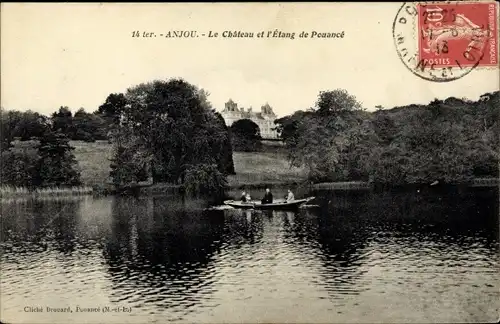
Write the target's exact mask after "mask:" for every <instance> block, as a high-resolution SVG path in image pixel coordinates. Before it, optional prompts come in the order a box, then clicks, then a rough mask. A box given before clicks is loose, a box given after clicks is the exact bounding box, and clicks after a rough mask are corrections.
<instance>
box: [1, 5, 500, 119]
mask: <svg viewBox="0 0 500 324" xmlns="http://www.w3.org/2000/svg"><path fill="white" fill-rule="evenodd" d="M400 6H401V4H398V3H377V4H368V3H316V4H309V3H287V4H279V3H249V4H244V3H234V4H219V3H217V4H215V3H214V4H208V3H207V4H202V3H192V4H180V3H170V4H147V3H144V4H138V3H135V4H124V3H122V4H111V3H109V4H99V3H90V4H76V3H71V4H64V3H59V4H56V3H54V4H49V3H39V4H37V3H24V4H23V3H2V4H1V92H0V95H1V97H0V102H1V105H2V107H4V108H6V109H9V110H21V111H25V110H28V109H29V110H33V111H37V112H40V113H43V114H51V113H52V112H54V111H55V110H57V109H58V108H59V107H60V106H68V107H70V109H71V110H72V111H76V110H78V109H79V108H80V107H83V108H84V109H85V110H86V111H91V112H92V111H95V110H96V109H97V108H98V107H99V105H101V104H102V103H103V102H104V101H105V99H106V97H107V96H108V95H109V94H110V93H115V92H125V91H126V89H127V88H129V87H131V86H134V85H137V84H139V83H142V82H148V81H152V80H155V79H169V78H184V79H185V80H186V81H188V82H190V83H192V84H195V85H197V86H198V87H200V88H203V89H205V90H207V91H208V92H209V93H210V96H209V100H210V101H211V103H212V105H213V106H214V108H216V109H217V110H219V111H220V110H221V109H223V107H224V103H225V102H226V101H227V100H228V99H229V98H231V99H233V100H234V101H235V102H237V103H238V105H239V106H240V107H245V108H248V107H253V110H254V111H255V110H260V107H261V106H262V105H264V104H265V103H269V104H270V105H271V107H272V108H273V110H274V111H275V113H276V114H277V115H278V116H284V115H288V114H291V113H293V112H294V111H296V110H304V109H307V108H309V107H311V106H313V105H314V103H315V101H316V99H317V96H318V94H319V92H320V91H326V90H333V89H337V88H342V89H345V90H347V91H348V92H349V93H350V94H352V95H354V96H356V98H357V99H358V100H359V101H360V102H361V103H362V105H363V107H365V108H366V109H368V110H373V109H374V107H375V106H376V105H381V106H383V107H386V108H391V107H394V106H400V105H406V104H411V103H428V102H430V101H432V100H433V99H434V98H440V99H445V98H448V97H450V96H455V97H460V98H461V97H466V98H469V99H472V100H475V99H477V98H478V97H479V96H480V95H481V94H484V93H486V92H491V91H496V90H498V89H499V77H498V69H494V68H490V69H481V70H476V71H473V72H472V73H470V74H468V75H467V76H465V77H463V78H461V79H459V80H456V81H452V82H445V83H438V82H430V81H426V80H423V79H421V78H419V77H417V76H415V75H414V74H412V73H411V72H410V71H409V70H408V69H407V68H406V67H405V66H404V64H403V63H402V62H401V61H400V60H399V58H398V56H397V53H396V49H395V46H394V43H393V39H392V32H391V28H392V23H393V20H394V17H395V16H396V13H397V11H398V9H399V7H400ZM174 30H188V31H197V33H198V35H201V34H203V33H204V34H205V35H208V33H209V31H212V33H214V32H218V33H219V35H220V34H222V32H224V31H244V32H253V33H254V36H256V34H257V33H258V32H260V31H265V32H267V31H274V30H278V31H281V32H287V33H291V32H295V33H296V35H295V37H296V38H295V39H293V40H292V39H288V38H253V39H252V38H250V39H248V38H240V39H238V38H222V37H219V38H208V37H207V36H200V37H196V38H178V39H175V38H170V39H169V38H165V37H160V36H159V34H166V33H167V32H168V31H174ZM133 31H139V32H140V33H141V34H142V33H143V32H154V33H156V34H157V37H154V38H144V37H139V38H137V37H132V32H133ZM301 31H305V32H308V33H311V32H312V31H317V32H335V33H341V32H344V37H343V38H340V39H331V38H330V39H328V38H325V39H311V38H307V39H303V38H297V36H298V34H299V33H300V32H301Z"/></svg>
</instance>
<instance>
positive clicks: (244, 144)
mask: <svg viewBox="0 0 500 324" xmlns="http://www.w3.org/2000/svg"><path fill="white" fill-rule="evenodd" d="M230 132H231V140H232V144H233V148H234V150H235V151H243V152H255V151H258V150H259V149H260V148H261V146H262V144H261V143H262V142H261V140H262V137H261V136H260V129H259V125H257V124H256V123H255V122H253V121H251V120H250V119H240V120H237V121H235V122H234V123H233V124H232V125H231V127H230Z"/></svg>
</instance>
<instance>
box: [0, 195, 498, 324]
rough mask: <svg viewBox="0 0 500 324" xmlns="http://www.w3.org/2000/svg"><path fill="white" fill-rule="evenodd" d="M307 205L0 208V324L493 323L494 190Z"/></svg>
mask: <svg viewBox="0 0 500 324" xmlns="http://www.w3.org/2000/svg"><path fill="white" fill-rule="evenodd" d="M251 193H252V195H253V196H254V197H256V196H259V195H261V192H251ZM284 193H285V191H284V190H281V191H280V190H278V191H276V193H275V196H281V195H284ZM231 194H232V195H237V194H238V192H232V193H231ZM309 194H311V195H315V196H316V197H318V198H317V199H316V201H314V204H315V206H311V207H308V208H302V209H300V210H299V211H297V212H285V211H243V210H237V209H234V210H207V209H206V207H208V203H207V202H206V201H204V200H194V199H184V200H183V199H180V198H178V197H174V196H155V197H139V198H130V197H129V198H126V197H105V198H92V197H79V198H64V199H63V198H61V199H45V200H27V199H18V200H4V201H3V202H2V215H1V221H2V228H1V248H2V259H1V295H0V297H1V300H0V304H1V320H2V322H4V323H19V322H25V323H49V322H51V323H83V322H87V323H104V322H106V323H111V322H113V323H149V322H158V323H160V322H168V321H177V322H206V323H208V322H210V323H215V322H217V323H220V322H231V323H235V322H281V323H285V322H302V323H303V322H315V323H318V322H324V323H332V322H339V323H346V322H372V323H373V322H400V323H401V322H413V323H417V322H418V323H423V322H448V323H450V322H478V321H482V322H488V321H496V320H497V319H498V318H499V300H500V293H499V292H500V279H499V276H498V269H499V267H498V266H499V263H498V262H499V252H498V251H499V240H498V228H499V224H498V190H496V189H495V188H493V189H491V188H490V189H481V190H479V189H478V190H474V191H472V190H465V191H463V190H461V191H458V190H457V191H449V192H447V193H443V192H434V191H418V192H417V191H416V190H408V191H406V192H402V191H399V192H395V191H394V192H377V193H374V192H351V193H346V192H333V191H317V192H312V193H309ZM47 307H48V308H51V309H52V312H48V311H47ZM64 307H69V310H70V311H72V312H55V311H56V308H64Z"/></svg>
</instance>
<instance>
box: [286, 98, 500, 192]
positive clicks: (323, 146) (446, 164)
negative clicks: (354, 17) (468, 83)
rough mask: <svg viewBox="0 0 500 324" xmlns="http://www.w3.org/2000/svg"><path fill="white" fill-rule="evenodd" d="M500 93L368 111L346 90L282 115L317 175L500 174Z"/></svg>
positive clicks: (392, 180)
mask: <svg viewBox="0 0 500 324" xmlns="http://www.w3.org/2000/svg"><path fill="white" fill-rule="evenodd" d="M498 107H500V102H499V92H495V93H489V94H485V95H483V96H482V97H481V99H480V100H478V101H477V102H473V101H468V100H462V99H457V98H448V99H447V100H445V101H440V100H434V101H433V102H431V103H430V104H428V105H410V106H406V107H396V108H394V109H390V110H384V109H379V110H377V111H375V112H373V113H369V112H366V111H365V110H364V109H363V108H362V106H361V104H360V103H359V102H358V101H357V100H356V98H355V97H354V96H352V95H350V94H348V93H347V92H346V91H345V90H342V89H337V90H334V91H325V92H320V94H319V96H318V101H317V102H316V105H315V107H314V108H311V109H309V110H307V111H298V112H296V113H294V114H293V115H290V116H286V117H283V118H281V119H278V120H277V121H276V124H277V128H278V131H279V133H280V136H281V138H282V139H283V140H284V142H285V144H286V146H287V148H288V151H289V158H290V161H291V163H292V164H293V165H296V166H306V167H307V168H308V170H309V177H310V179H311V180H313V181H347V180H370V181H373V182H377V183H387V184H408V183H430V182H434V181H436V180H438V181H440V182H442V183H457V182H467V181H469V180H470V179H472V178H473V177H498V161H499V152H498V148H499V147H500V143H499V127H500V126H499V110H498Z"/></svg>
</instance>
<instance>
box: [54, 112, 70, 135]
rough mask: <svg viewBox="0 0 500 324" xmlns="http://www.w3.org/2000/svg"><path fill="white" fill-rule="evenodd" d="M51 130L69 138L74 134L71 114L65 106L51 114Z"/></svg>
mask: <svg viewBox="0 0 500 324" xmlns="http://www.w3.org/2000/svg"><path fill="white" fill-rule="evenodd" d="M52 130H53V131H55V132H60V133H62V134H65V135H66V136H68V137H69V138H71V137H72V136H73V134H74V132H75V131H74V128H73V114H72V113H71V110H70V109H69V108H68V107H66V106H61V107H60V108H59V110H58V111H57V112H54V113H53V114H52Z"/></svg>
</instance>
